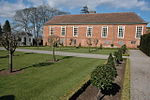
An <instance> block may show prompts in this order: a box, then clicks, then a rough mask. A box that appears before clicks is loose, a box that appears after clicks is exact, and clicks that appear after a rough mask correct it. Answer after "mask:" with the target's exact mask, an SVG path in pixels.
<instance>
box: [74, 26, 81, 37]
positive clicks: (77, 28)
mask: <svg viewBox="0 0 150 100" xmlns="http://www.w3.org/2000/svg"><path fill="white" fill-rule="evenodd" d="M74 28H77V35H76V36H75V35H74ZM78 29H79V27H78V26H73V29H72V35H73V37H78V34H79V32H78Z"/></svg>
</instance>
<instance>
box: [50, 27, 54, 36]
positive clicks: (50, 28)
mask: <svg viewBox="0 0 150 100" xmlns="http://www.w3.org/2000/svg"><path fill="white" fill-rule="evenodd" d="M52 29H53V34H54V33H55V31H54V27H53V26H49V35H52V34H51V32H52V31H51V30H52Z"/></svg>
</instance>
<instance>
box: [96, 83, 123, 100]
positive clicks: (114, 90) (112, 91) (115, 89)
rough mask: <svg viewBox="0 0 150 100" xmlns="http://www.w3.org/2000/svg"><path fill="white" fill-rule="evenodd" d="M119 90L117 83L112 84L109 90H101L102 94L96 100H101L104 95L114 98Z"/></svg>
mask: <svg viewBox="0 0 150 100" xmlns="http://www.w3.org/2000/svg"><path fill="white" fill-rule="evenodd" d="M120 89H121V87H120V86H119V85H118V84H117V83H112V85H111V89H101V93H102V94H103V96H101V97H99V99H98V100H103V98H104V97H105V96H106V95H109V96H110V95H112V96H115V95H116V94H117V93H118V92H119V90H120Z"/></svg>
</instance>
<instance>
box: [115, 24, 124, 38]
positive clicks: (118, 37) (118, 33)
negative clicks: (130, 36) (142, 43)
mask: <svg viewBox="0 0 150 100" xmlns="http://www.w3.org/2000/svg"><path fill="white" fill-rule="evenodd" d="M120 26H122V25H119V26H118V35H117V38H120V39H124V35H125V26H122V27H123V37H119V27H120Z"/></svg>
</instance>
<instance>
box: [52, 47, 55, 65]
mask: <svg viewBox="0 0 150 100" xmlns="http://www.w3.org/2000/svg"><path fill="white" fill-rule="evenodd" d="M52 49H53V60H54V62H55V61H56V57H55V47H54V46H52Z"/></svg>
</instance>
